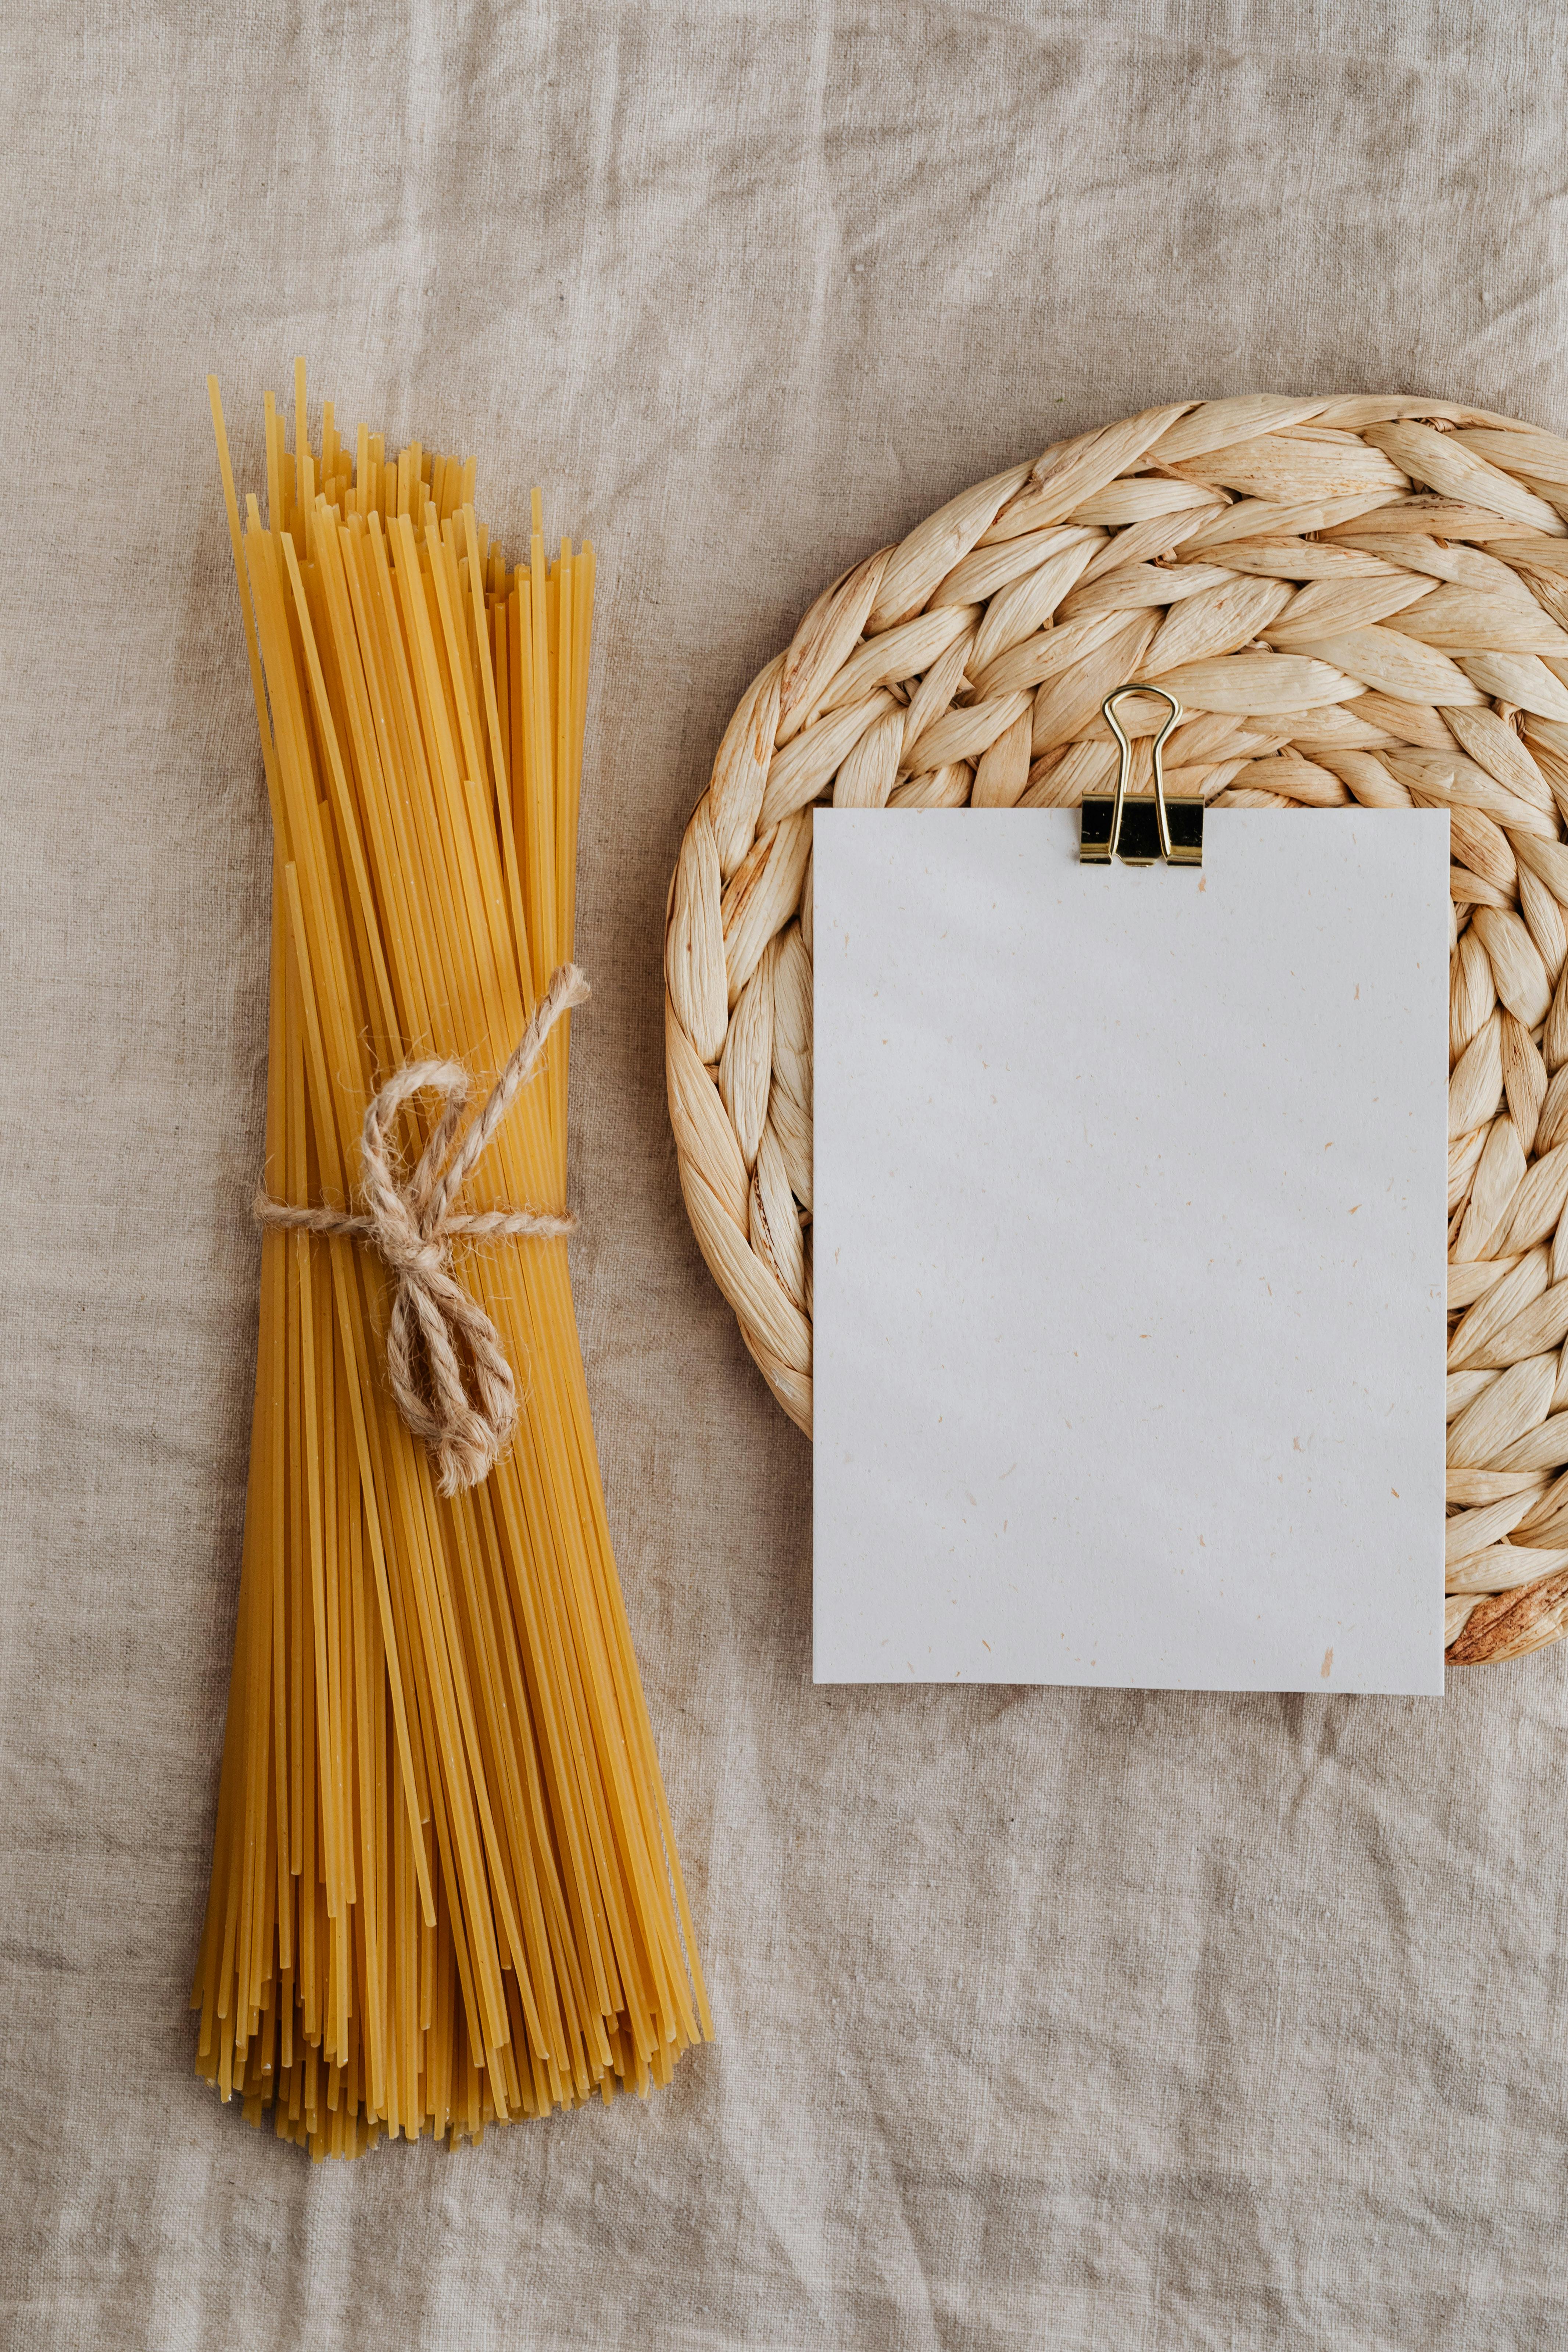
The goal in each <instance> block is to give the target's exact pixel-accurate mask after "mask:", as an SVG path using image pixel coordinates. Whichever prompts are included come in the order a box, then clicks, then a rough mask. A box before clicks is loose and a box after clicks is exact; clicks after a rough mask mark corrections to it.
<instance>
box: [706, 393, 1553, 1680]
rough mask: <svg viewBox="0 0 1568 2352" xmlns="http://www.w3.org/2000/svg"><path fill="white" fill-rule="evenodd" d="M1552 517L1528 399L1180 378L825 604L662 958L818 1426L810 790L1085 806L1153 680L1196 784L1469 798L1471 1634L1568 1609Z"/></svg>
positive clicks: (762, 1345)
mask: <svg viewBox="0 0 1568 2352" xmlns="http://www.w3.org/2000/svg"><path fill="white" fill-rule="evenodd" d="M1565 516H1568V441H1563V440H1559V439H1558V438H1556V437H1555V436H1553V435H1551V434H1548V433H1542V432H1540V431H1538V430H1537V429H1536V428H1535V427H1534V426H1532V425H1522V424H1520V423H1519V422H1517V421H1516V420H1515V419H1514V418H1512V417H1507V416H1494V415H1488V414H1486V413H1485V412H1483V411H1481V410H1479V409H1469V408H1460V407H1455V406H1453V405H1452V404H1448V403H1446V402H1442V401H1424V400H1397V399H1378V398H1352V399H1345V400H1327V401H1325V400H1290V399H1286V398H1282V397H1276V396H1273V395H1261V394H1260V395H1257V396H1252V397H1248V398H1245V399H1238V400H1217V401H1207V402H1203V403H1199V404H1193V403H1189V402H1184V403H1180V404H1175V405H1173V406H1171V407H1167V408H1153V409H1147V410H1145V411H1144V412H1143V413H1142V415H1138V416H1131V417H1128V418H1126V419H1125V420H1124V421H1123V422H1121V424H1117V425H1107V426H1105V427H1103V428H1102V429H1100V430H1099V431H1096V432H1092V433H1085V434H1081V435H1079V436H1078V437H1077V438H1075V439H1073V440H1070V441H1065V442H1060V443H1058V444H1057V445H1056V446H1053V447H1051V448H1049V449H1047V451H1046V452H1045V454H1044V455H1043V456H1042V457H1039V458H1037V459H1036V460H1034V461H1033V462H1027V463H1025V464H1022V465H1019V466H1015V467H1011V468H1010V469H1009V470H1008V471H1007V472H1006V473H1005V474H998V475H996V476H994V478H992V479H991V480H989V481H985V482H980V483H977V484H976V485H975V487H974V488H973V489H969V490H965V491H964V492H963V495H962V496H961V497H958V498H956V499H952V500H950V501H949V503H948V504H947V505H946V506H944V507H942V508H941V509H939V510H938V512H937V513H935V514H933V515H931V517H930V518H929V519H928V520H926V521H925V522H922V523H921V525H920V526H919V527H918V529H916V530H913V531H911V532H910V535H909V537H908V538H907V539H905V540H904V541H901V542H900V544H899V545H898V546H897V547H887V548H881V549H879V551H877V553H876V554H874V555H869V556H868V557H867V558H866V560H865V561H864V562H861V563H858V564H857V565H856V566H855V568H854V570H853V571H851V572H847V573H846V574H845V575H844V577H843V578H842V579H841V580H838V581H837V582H835V583H834V584H833V586H832V587H830V588H828V589H826V590H825V591H824V593H822V595H821V596H819V597H818V598H817V600H816V604H813V606H812V607H811V610H810V611H809V612H808V613H807V614H806V615H805V619H804V620H803V621H802V623H801V625H800V626H799V628H798V629H797V630H796V631H795V635H794V637H793V638H792V639H791V641H790V643H789V645H788V646H785V648H784V651H783V652H782V653H781V654H779V655H777V656H775V657H774V659H773V660H772V661H771V662H769V664H768V665H767V667H766V668H765V669H764V670H763V671H762V673H761V675H760V676H759V677H756V678H755V679H754V680H753V681H752V685H751V686H750V688H748V689H747V691H746V693H745V695H744V697H743V698H742V701H741V704H740V707H739V709H737V710H736V712H735V715H734V717H733V719H731V722H730V726H729V729H728V730H727V732H726V734H725V736H724V740H723V741H722V743H721V746H720V749H719V756H718V758H717V760H716V761H715V762H714V767H713V774H712V779H711V782H710V784H709V787H708V789H707V791H706V792H705V793H703V795H702V798H701V800H700V802H699V803H698V805H697V808H696V810H695V812H694V813H693V815H692V818H691V822H690V824H689V825H688V827H687V830H686V835H685V838H684V840H683V841H682V843H681V847H680V856H679V863H678V865H677V866H676V870H675V876H674V879H673V882H672V884H671V887H670V894H669V907H668V936H667V952H666V959H665V971H666V984H667V1003H666V1016H667V1017H666V1041H667V1044H666V1052H667V1064H668V1083H669V1107H670V1118H671V1120H672V1122H673V1125H674V1129H675V1139H676V1147H677V1151H678V1154H679V1163H680V1181H681V1186H682V1190H683V1192H684V1194H685V1198H686V1205H687V1210H688V1213H689V1216H690V1219H691V1223H692V1226H693V1229H694V1230H695V1232H696V1234H697V1239H698V1242H699V1244H700V1248H701V1251H702V1254H703V1256H704V1257H705V1259H706V1260H707V1262H708V1265H709V1266H710V1269H711V1271H712V1274H713V1276H714V1279H715V1280H716V1281H717V1283H718V1284H719V1286H720V1288H721V1290H722V1291H723V1293H724V1295H725V1297H727V1298H728V1299H729V1301H730V1304H731V1307H733V1308H734V1311H735V1315H736V1318H737V1319H738V1321H739V1323H740V1327H741V1333H742V1338H743V1339H744V1340H745V1343H746V1345H747V1347H748V1348H749V1349H750V1350H751V1352H752V1356H753V1357H754V1358H755V1360H756V1361H757V1363H758V1365H759V1366H760V1368H761V1370H762V1372H763V1377H764V1379H765V1380H766V1381H767V1383H768V1385H769V1387H770V1388H771V1389H772V1391H773V1394H774V1396H775V1397H776V1398H777V1399H778V1401H779V1402H780V1404H782V1405H783V1407H784V1411H785V1412H787V1413H788V1414H789V1416H790V1418H791V1419H792V1420H793V1421H794V1422H795V1423H796V1424H797V1425H798V1426H799V1427H800V1428H801V1429H803V1430H804V1431H805V1432H806V1433H808V1434H809V1433H810V1429H811V1099H812V1079H811V1052H812V1029H811V986H812V971H811V947H812V941H811V812H812V808H813V806H814V804H816V803H823V802H826V801H831V803H833V805H834V806H835V807H837V808H845V807H850V808H895V809H896V808H905V809H922V808H961V807H973V808H1015V807H1017V808H1053V807H1064V806H1071V805H1075V804H1076V803H1079V801H1081V799H1082V798H1083V795H1084V793H1086V792H1091V791H1097V790H1103V789H1105V788H1106V787H1107V786H1109V785H1110V784H1112V783H1113V782H1114V779H1115V774H1116V768H1117V757H1118V755H1117V750H1116V746H1115V743H1114V741H1113V740H1112V738H1111V734H1110V729H1109V728H1108V726H1107V725H1106V722H1105V719H1104V718H1103V717H1102V715H1101V712H1100V704H1101V701H1102V700H1103V698H1104V697H1105V696H1106V695H1107V694H1109V693H1110V691H1111V689H1112V688H1115V687H1117V686H1120V685H1121V684H1122V683H1123V682H1125V681H1127V680H1131V679H1147V680H1150V681H1155V680H1157V681H1158V683H1159V684H1160V685H1161V686H1162V687H1163V688H1167V689H1168V690H1169V691H1170V692H1171V693H1172V694H1173V695H1175V696H1176V697H1177V698H1178V699H1179V700H1180V702H1181V704H1182V707H1183V709H1184V713H1185V714H1186V715H1185V717H1184V719H1183V722H1182V724H1181V726H1180V727H1179V728H1178V729H1177V730H1176V731H1175V732H1174V733H1173V735H1172V736H1171V738H1170V740H1169V741H1168V743H1167V745H1166V747H1165V760H1164V765H1165V775H1166V782H1167V786H1168V788H1169V789H1170V790H1171V791H1172V792H1174V793H1198V794H1201V795H1202V797H1203V798H1204V799H1205V801H1207V802H1209V803H1211V804H1213V805H1216V806H1221V807H1223V806H1226V805H1229V806H1233V807H1245V808H1278V809H1300V808H1335V807H1342V806H1344V805H1345V804H1347V803H1352V802H1357V803H1361V804H1362V805H1363V807H1368V808H1380V809H1400V808H1411V807H1415V808H1434V807H1441V808H1447V810H1448V811H1449V812H1450V816H1451V824H1452V841H1453V857H1454V865H1453V876H1452V899H1453V956H1452V983H1451V993H1450V1007H1451V1010H1450V1024H1449V1048H1450V1055H1451V1068H1452V1075H1451V1076H1450V1079H1449V1087H1448V1103H1449V1117H1448V1129H1449V1136H1450V1143H1449V1161H1448V1207H1449V1214H1450V1220H1451V1222H1450V1224H1449V1231H1448V1258H1449V1273H1448V1304H1449V1310H1450V1316H1449V1347H1448V1370H1449V1380H1448V1507H1449V1517H1448V1543H1447V1558H1448V1578H1447V1590H1448V1596H1449V1597H1448V1603H1447V1610H1448V1623H1447V1639H1448V1655H1449V1657H1450V1658H1452V1659H1454V1660H1455V1661H1457V1662H1459V1663H1476V1662H1479V1661H1482V1660H1497V1659H1502V1658H1511V1657H1519V1656H1521V1655H1522V1654H1524V1653H1525V1652H1526V1651H1529V1650H1533V1649H1539V1648H1541V1647H1542V1645H1543V1644H1545V1643H1549V1642H1554V1641H1557V1640H1560V1639H1561V1638H1562V1636H1563V1633H1565V1632H1568V1477H1564V1476H1563V1475H1560V1474H1561V1473H1562V1471H1563V1465H1568V1352H1565V1351H1564V1347H1563V1343H1564V1340H1565V1339H1568V1218H1565V1217H1563V1207H1564V1203H1565V1202H1568V982H1565V981H1564V978H1563V974H1564V969H1565V966H1568V926H1565V917H1564V908H1568V845H1564V843H1563V837H1562V836H1563V816H1564V814H1565V813H1568V521H1565V520H1564V517H1565ZM1143 707H1144V708H1145V709H1146V710H1147V718H1146V719H1145V720H1144V722H1143V730H1142V731H1143V735H1144V737H1145V739H1146V738H1147V737H1148V736H1150V735H1152V733H1153V732H1154V731H1155V730H1156V729H1157V728H1158V726H1159V725H1160V724H1162V723H1163V719H1164V717H1165V715H1166V713H1165V709H1164V706H1163V704H1159V703H1157V702H1156V701H1155V699H1154V698H1152V697H1151V698H1148V700H1147V703H1146V705H1145V706H1143ZM1136 708H1137V706H1134V709H1136ZM1130 729H1131V731H1132V732H1134V733H1137V732H1138V722H1137V720H1136V719H1132V720H1131V722H1130ZM1135 749H1136V751H1137V753H1138V757H1139V761H1140V762H1141V763H1142V775H1140V773H1139V772H1138V769H1137V768H1136V767H1135V772H1134V782H1133V789H1134V790H1135V791H1136V790H1137V789H1139V786H1140V783H1142V787H1143V789H1145V790H1146V789H1148V787H1149V782H1150V777H1149V772H1148V748H1147V740H1144V741H1142V742H1141V743H1139V744H1138V745H1137V746H1136V747H1135Z"/></svg>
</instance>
